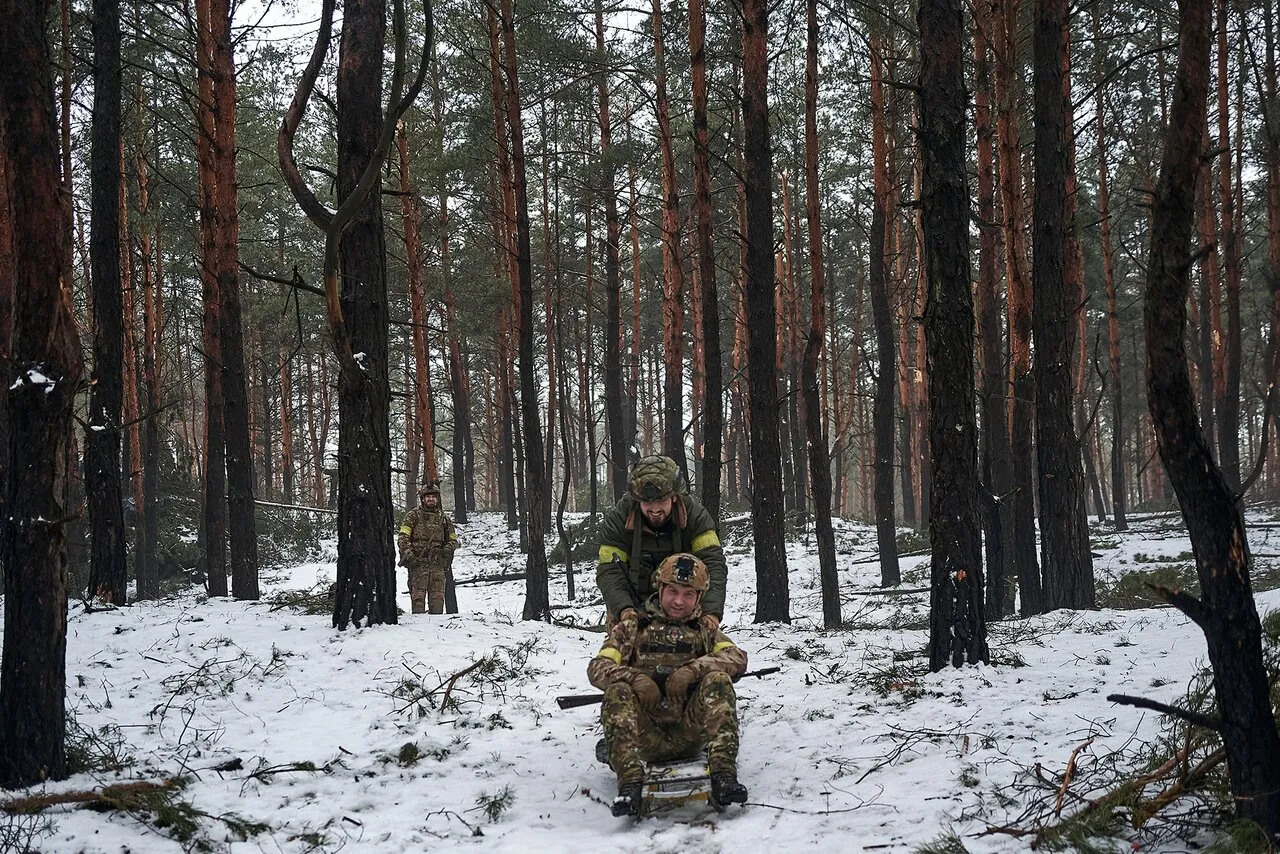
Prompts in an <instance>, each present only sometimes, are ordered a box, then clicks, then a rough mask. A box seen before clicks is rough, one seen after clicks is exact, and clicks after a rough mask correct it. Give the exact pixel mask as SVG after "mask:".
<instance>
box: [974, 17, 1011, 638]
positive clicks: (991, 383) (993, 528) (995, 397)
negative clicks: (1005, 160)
mask: <svg viewBox="0 0 1280 854" xmlns="http://www.w3.org/2000/svg"><path fill="white" fill-rule="evenodd" d="M975 14H976V15H977V18H976V20H975V21H974V27H973V53H974V71H973V74H974V81H975V82H974V94H973V118H974V130H975V132H976V135H977V138H978V140H977V142H978V144H977V159H978V164H977V165H978V170H977V178H978V222H979V223H980V225H979V229H980V230H979V231H978V280H977V282H976V283H975V285H974V300H975V306H974V309H975V311H976V312H977V315H978V317H977V320H978V329H979V334H978V364H979V373H980V377H981V379H980V382H979V386H980V388H981V395H982V397H981V405H982V439H981V442H982V445H981V451H982V488H983V490H984V491H985V493H986V494H985V495H984V496H983V500H982V506H983V510H984V511H985V519H986V526H985V528H984V537H983V545H984V546H985V548H986V558H987V578H986V581H987V592H986V609H987V617H988V618H989V619H992V620H999V619H1000V618H1002V617H1004V616H1005V614H1006V610H1005V599H1006V596H1005V590H1006V588H1007V587H1008V586H1009V585H1012V584H1013V582H1014V580H1015V576H1016V565H1015V563H1014V559H1013V517H1012V514H1011V511H1012V509H1013V508H1012V505H1011V504H1010V502H1009V501H1008V500H1007V497H1008V492H1009V490H1010V488H1011V484H1012V483H1013V466H1012V458H1011V454H1012V449H1011V448H1010V445H1009V406H1008V392H1007V385H1008V384H1007V381H1006V379H1005V373H1006V371H1005V346H1004V323H1003V319H1002V318H1003V312H1002V311H1001V309H1000V292H999V282H998V276H997V272H996V251H997V250H996V232H997V229H998V224H997V222H996V198H995V197H996V180H995V150H994V136H995V133H994V126H993V124H992V116H991V96H992V90H993V84H994V80H993V75H992V69H991V62H990V55H991V45H990V42H991V38H990V36H991V26H992V15H991V6H990V4H987V3H982V4H979V5H978V7H977V11H976V13H975ZM1009 604H1010V605H1012V602H1010V603H1009Z"/></svg>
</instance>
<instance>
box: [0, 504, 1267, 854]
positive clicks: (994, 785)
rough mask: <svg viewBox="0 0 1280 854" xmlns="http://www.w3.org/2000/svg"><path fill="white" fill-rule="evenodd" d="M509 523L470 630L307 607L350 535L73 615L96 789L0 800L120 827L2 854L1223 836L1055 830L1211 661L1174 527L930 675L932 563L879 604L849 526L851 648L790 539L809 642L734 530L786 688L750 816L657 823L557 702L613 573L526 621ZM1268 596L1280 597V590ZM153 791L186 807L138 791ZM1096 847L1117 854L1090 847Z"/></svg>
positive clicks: (739, 630)
mask: <svg viewBox="0 0 1280 854" xmlns="http://www.w3.org/2000/svg"><path fill="white" fill-rule="evenodd" d="M502 522H503V520H502V518H501V517H499V516H497V515H494V514H482V515H480V516H478V517H475V518H474V519H473V520H472V521H471V522H470V523H468V524H467V525H464V526H461V528H460V531H459V534H460V537H461V541H462V548H461V550H460V551H459V553H458V556H457V560H456V563H455V574H456V576H457V578H458V579H459V580H460V581H464V582H471V583H464V584H460V585H459V587H458V599H459V603H460V606H461V611H462V613H461V614H458V615H454V616H424V615H410V614H408V613H407V611H408V604H409V603H408V596H407V592H404V591H401V593H400V596H399V599H400V605H401V607H402V609H403V610H404V611H405V612H406V613H404V614H402V615H401V617H400V623H399V624H398V625H394V626H379V627H374V628H368V629H359V630H347V631H342V632H340V631H336V630H335V629H333V628H332V627H331V625H330V622H331V618H330V616H329V614H327V613H307V612H306V608H305V606H306V604H307V603H308V602H311V603H313V604H314V603H316V602H321V603H323V597H321V596H319V595H318V594H317V593H316V592H315V591H318V590H323V589H324V588H325V587H327V584H328V582H329V581H331V580H332V578H333V574H334V554H333V551H332V549H333V546H332V544H331V543H327V544H324V545H323V546H322V547H321V548H320V549H319V550H318V551H317V553H316V555H315V559H314V560H312V561H309V562H306V563H302V564H300V565H297V566H292V567H289V568H287V569H283V570H279V571H275V572H272V573H270V574H267V573H264V578H263V589H264V598H263V600H262V601H259V602H236V601H232V600H228V599H209V598H208V597H207V596H205V595H203V593H201V592H200V591H198V590H189V591H187V592H183V593H180V594H178V595H176V596H174V597H172V598H170V599H168V600H165V601H160V602H148V603H141V604H137V605H132V606H130V607H126V608H121V609H117V610H106V611H102V610H95V611H92V612H86V611H85V609H84V607H83V606H82V605H81V604H79V603H76V604H73V606H72V609H71V613H70V623H69V629H68V639H67V680H68V707H69V709H70V710H71V713H72V716H73V718H72V719H73V724H74V725H73V739H72V740H73V742H74V743H75V745H76V755H75V758H76V759H77V761H79V762H81V763H84V764H87V765H88V766H91V767H92V770H88V771H85V772H82V773H78V774H76V775H75V776H73V777H71V778H70V779H68V780H65V781H60V782H57V783H50V784H47V785H45V786H42V787H38V788H37V789H33V790H29V791H27V792H19V793H9V797H11V798H12V797H14V796H45V797H46V798H48V799H49V800H58V799H59V796H62V795H65V794H66V793H71V792H87V791H93V792H96V793H97V794H98V795H99V796H100V800H104V801H107V802H109V806H111V807H114V808H107V809H102V808H100V809H98V810H88V809H83V808H80V807H78V806H74V805H57V806H52V807H49V808H47V809H44V810H43V811H41V812H39V813H36V814H33V815H25V816H11V817H9V818H8V819H0V822H7V824H4V825H3V826H0V851H10V850H11V851H21V850H24V846H26V847H27V848H29V849H30V850H37V851H43V852H58V854H64V852H66V853H67V854H69V853H70V852H84V854H90V852H111V854H125V852H131V854H144V853H145V852H168V851H181V850H210V851H233V852H251V851H265V852H304V851H338V850H342V851H349V852H365V851H368V852H380V854H386V852H401V851H406V852H407V851H438V850H446V849H450V850H452V849H458V850H467V851H484V852H489V851H519V852H529V851H575V850H583V851H602V850H605V851H611V852H627V851H644V852H651V853H652V852H678V851H679V852H684V851H692V852H718V851H734V852H755V851H765V850H769V849H781V850H804V851H831V852H837V851H838V852H845V851H850V850H853V851H857V850H873V851H880V850H884V851H891V852H892V851H913V850H919V849H921V848H924V849H925V850H927V851H931V852H943V851H945V852H953V854H959V852H962V851H966V850H967V851H970V852H975V854H977V852H990V851H1022V850H1027V848H1028V846H1029V844H1030V841H1031V840H1032V839H1035V838H1036V837H1035V835H1034V832H1035V831H1037V830H1040V831H1042V832H1041V836H1040V838H1039V839H1038V840H1037V841H1038V842H1040V843H1041V844H1043V845H1044V847H1049V848H1054V847H1067V848H1077V849H1080V848H1089V847H1091V846H1094V848H1095V850H1109V851H1119V850H1122V849H1124V850H1127V849H1129V848H1130V847H1132V848H1133V849H1134V850H1136V849H1137V848H1138V847H1142V848H1149V849H1151V850H1156V851H1185V850H1188V848H1189V847H1193V846H1195V847H1198V846H1199V845H1203V844H1206V843H1208V842H1211V841H1213V836H1212V834H1211V833H1208V832H1206V831H1205V830H1203V829H1198V828H1197V825H1200V824H1203V823H1204V822H1205V821H1213V820H1215V819H1214V817H1213V816H1212V815H1210V816H1208V817H1207V818H1206V817H1204V816H1203V815H1201V816H1200V817H1199V818H1197V817H1196V815H1195V814H1194V813H1195V812H1196V807H1195V806H1194V804H1191V805H1184V806H1180V805H1179V804H1175V805H1174V806H1175V809H1176V812H1177V815H1178V816H1179V817H1178V818H1175V819H1174V821H1173V822H1172V823H1171V822H1169V821H1162V820H1160V819H1156V820H1154V821H1152V822H1149V823H1147V824H1145V825H1143V827H1142V828H1141V829H1140V830H1134V829H1132V828H1131V827H1129V826H1128V824H1126V823H1125V822H1120V825H1121V828H1122V829H1121V830H1119V831H1117V830H1115V828H1114V826H1111V829H1109V830H1104V831H1098V830H1097V829H1096V828H1094V826H1093V825H1091V824H1089V823H1088V822H1087V821H1086V822H1083V823H1082V822H1075V823H1074V824H1070V825H1062V828H1063V829H1061V832H1059V831H1055V830H1054V829H1053V828H1054V827H1055V826H1058V825H1060V823H1061V822H1062V821H1063V819H1067V818H1069V817H1070V816H1072V815H1074V814H1076V813H1078V812H1079V811H1080V809H1081V808H1082V805H1084V804H1085V803H1087V802H1089V801H1091V800H1096V799H1097V798H1098V796H1099V795H1100V794H1101V793H1102V792H1104V791H1107V790H1109V789H1111V788H1114V786H1115V785H1116V782H1117V780H1118V777H1117V776H1116V775H1117V774H1118V773H1119V772H1124V771H1126V770H1129V769H1132V770H1137V769H1140V768H1145V767H1147V766H1148V765H1150V764H1151V763H1152V762H1153V761H1157V762H1158V758H1159V755H1160V750H1161V749H1162V745H1164V746H1166V747H1167V745H1168V743H1169V741H1170V739H1172V738H1173V736H1171V735H1170V732H1169V729H1168V724H1167V723H1166V722H1164V721H1163V720H1162V719H1161V718H1160V716H1158V715H1156V714H1153V713H1151V712H1143V711H1139V710H1136V709H1133V708H1129V707H1122V706H1118V705H1115V704H1113V703H1110V702H1108V701H1107V699H1106V698H1107V695H1109V694H1112V693H1124V694H1135V695H1142V696H1147V697H1151V698H1153V699H1156V700H1159V701H1163V702H1168V703H1173V702H1180V701H1183V700H1184V698H1185V696H1186V694H1187V691H1188V685H1189V683H1190V682H1191V680H1192V679H1193V677H1194V676H1195V674H1196V673H1197V671H1198V670H1199V669H1200V668H1202V667H1203V666H1204V660H1205V644H1204V640H1203V637H1202V636H1201V634H1200V632H1199V631H1198V630H1197V629H1196V628H1195V626H1194V625H1192V624H1191V623H1190V622H1189V621H1188V620H1187V619H1186V618H1184V617H1183V616H1182V615H1181V614H1180V613H1178V612H1177V611H1174V610H1172V609H1170V608H1166V607H1151V606H1150V605H1151V603H1153V602H1154V601H1155V600H1154V599H1153V598H1151V594H1150V593H1149V592H1148V591H1147V590H1146V589H1145V588H1144V587H1143V586H1142V584H1140V583H1138V582H1139V581H1141V580H1143V579H1151V578H1156V579H1158V580H1162V581H1164V582H1166V583H1175V584H1176V583H1186V582H1187V581H1194V569H1193V568H1192V567H1191V559H1190V554H1189V552H1190V544H1189V542H1188V541H1187V538H1186V535H1185V532H1184V531H1183V530H1182V527H1181V521H1180V517H1178V516H1177V515H1176V514H1166V515H1156V516H1147V517H1143V516H1139V517H1137V518H1135V519H1134V521H1133V525H1132V530H1130V531H1129V532H1127V533H1125V534H1117V533H1116V532H1115V531H1114V530H1113V529H1111V528H1110V527H1108V526H1105V525H1102V526H1095V527H1094V529H1093V531H1092V538H1093V539H1092V541H1093V550H1094V568H1095V572H1096V574H1097V577H1098V581H1099V590H1100V600H1101V601H1104V602H1106V603H1110V604H1111V605H1112V606H1113V607H1104V608H1102V609H1100V610H1096V611H1088V612H1076V611H1057V612H1054V613H1051V614H1047V615H1044V616H1040V617H1035V618H1032V619H1027V620H1013V621H1007V622H1002V623H995V624H992V625H991V626H990V644H991V664H990V665H989V666H978V667H970V668H965V669H960V670H952V669H948V670H946V671H943V672H941V673H929V672H928V670H927V667H926V663H927V659H926V657H925V654H924V653H925V642H926V638H927V626H926V619H927V607H928V597H927V593H924V592H918V591H919V589H920V588H922V587H925V586H927V583H928V579H927V556H926V555H917V556H914V557H908V558H904V559H903V561H902V566H903V572H904V581H903V584H902V586H901V588H899V589H898V590H896V591H892V592H887V591H884V590H881V589H880V588H879V587H878V584H879V566H878V563H877V561H876V559H875V532H874V529H872V528H869V527H867V526H862V525H855V524H850V523H841V524H840V525H839V527H838V530H837V540H838V550H839V569H840V581H841V590H842V598H843V603H844V617H845V621H846V628H844V629H842V630H840V631H825V630H823V629H822V627H821V596H820V591H819V587H818V561H817V555H816V547H815V546H814V544H813V540H812V536H811V535H804V534H801V535H800V536H798V537H797V538H795V539H794V540H792V541H791V542H790V543H789V545H788V559H789V566H790V591H791V614H792V617H793V621H792V623H791V624H790V625H783V624H769V625H754V624H753V623H752V622H751V619H752V616H753V613H754V602H755V587H756V584H755V571H754V566H753V562H752V557H751V549H750V542H749V540H748V539H747V535H746V534H737V533H732V532H735V531H737V530H739V529H740V528H741V527H743V526H740V525H734V524H733V523H732V520H730V522H729V523H727V524H726V525H725V526H724V528H725V531H726V535H725V538H726V552H727V554H728V558H729V567H730V574H729V597H728V607H727V613H726V614H725V629H726V630H727V632H728V633H729V635H730V636H731V637H732V638H733V639H734V640H735V641H736V642H737V643H738V644H739V645H740V646H741V647H742V648H743V649H744V650H745V651H746V652H747V653H748V655H749V658H750V667H751V668H752V669H755V668H761V667H769V666H779V667H781V668H782V670H781V672H780V673H777V674H774V675H773V676H769V677H766V678H764V679H761V680H756V679H748V680H744V681H743V682H741V683H739V685H738V693H739V711H740V716H741V721H742V750H741V756H740V774H741V778H742V780H743V782H744V783H745V784H746V785H747V786H748V787H749V789H750V800H749V803H748V805H746V806H745V807H731V808H730V809H729V810H728V811H727V812H725V813H723V814H718V813H715V812H711V811H708V810H705V809H695V808H685V809H682V810H679V811H675V812H672V813H669V814H665V815H661V816H657V817H652V818H648V819H645V820H643V821H641V822H639V823H633V822H632V821H630V820H623V819H615V818H613V817H611V816H610V814H609V810H608V806H607V803H608V801H609V800H611V799H612V796H613V794H614V781H613V777H612V774H611V772H610V771H609V769H608V768H606V767H604V766H602V765H600V764H598V763H597V762H596V761H595V759H594V757H593V755H592V754H593V746H594V744H595V741H596V739H597V737H598V734H599V725H598V722H597V719H596V712H595V709H594V708H591V707H588V708H579V709H572V710H567V711H561V710H560V709H558V708H557V706H556V704H555V699H554V698H555V696H556V695H558V694H566V693H584V692H589V691H591V690H592V689H591V688H590V686H589V685H588V684H587V681H586V675H585V669H586V663H587V661H588V659H589V658H590V657H591V656H592V655H593V654H594V653H595V651H596V650H597V649H598V647H599V644H600V641H601V638H602V636H601V634H599V633H598V631H593V630H591V628H592V627H594V626H595V625H596V624H597V622H598V620H599V617H600V613H601V607H600V600H599V596H598V593H597V591H596V588H595V584H594V578H593V573H594V567H593V566H592V565H591V564H585V565H584V564H579V566H578V569H579V572H578V576H577V585H576V586H577V590H578V598H577V599H575V600H574V601H572V602H570V601H567V598H566V592H565V587H566V585H565V575H564V568H563V566H562V565H561V566H553V567H552V579H551V580H552V603H553V606H554V607H555V611H554V614H555V618H556V624H552V625H548V624H545V623H531V622H523V621H521V620H520V619H519V617H520V613H521V606H522V600H523V593H524V583H523V582H522V581H519V580H514V581H504V582H480V581H477V580H478V579H481V578H484V577H489V576H494V575H499V574H507V573H518V572H519V571H520V570H521V568H522V565H523V559H522V557H521V556H520V554H519V550H518V545H517V543H516V541H515V540H514V538H513V535H512V534H510V533H509V532H508V531H507V530H506V529H505V526H504V525H503V524H502ZM1249 522H1250V535H1249V536H1250V545H1251V547H1252V549H1253V552H1254V555H1255V557H1256V568H1255V571H1256V574H1257V577H1258V580H1259V586H1260V587H1274V586H1275V581H1274V577H1275V576H1276V574H1277V567H1280V534H1278V533H1277V529H1276V528H1275V527H1271V526H1273V525H1275V524H1276V523H1275V522H1274V512H1273V511H1272V510H1271V509H1265V510H1264V509H1257V510H1254V511H1251V512H1250V514H1249ZM913 536H914V535H907V536H906V537H904V540H903V542H904V546H910V545H911V543H910V542H909V541H910V540H911V539H912V537H913ZM915 539H916V540H919V541H920V542H919V543H918V545H924V542H923V539H922V538H920V537H918V536H915ZM906 550H908V549H906V548H904V551H906ZM400 581H401V584H403V581H404V579H403V571H401V577H400ZM308 591H310V592H309V593H308ZM286 603H292V604H286ZM1258 603H1259V610H1260V611H1263V612H1266V611H1270V610H1273V609H1276V608H1278V607H1280V591H1270V592H1262V593H1259V594H1258ZM1117 605H1123V606H1125V607H1123V608H1120V607H1114V606H1117ZM1144 605H1145V606H1146V607H1132V606H1144ZM477 662H480V663H479V664H478V665H477ZM473 665H476V666H474V667H473ZM468 668H472V669H470V670H469V671H468ZM463 671H468V672H466V673H465V675H463V676H461V677H459V678H457V679H456V680H455V679H453V678H452V677H453V676H454V675H455V674H459V673H462V672H463ZM446 695H448V696H447V703H446V702H445V701H446ZM1175 746H1176V745H1175ZM1153 756H1155V757H1156V759H1155V760H1153ZM1068 769H1069V770H1068ZM1064 776H1065V778H1066V780H1065V785H1064ZM141 782H151V783H159V784H164V785H167V786H168V788H156V789H151V790H146V789H145V787H143V786H136V787H134V789H132V790H131V789H123V788H119V787H120V786H121V785H122V784H125V783H141ZM1163 785H1167V784H1162V783H1159V782H1156V783H1153V784H1152V785H1151V786H1150V787H1149V790H1148V791H1147V793H1146V794H1147V796H1148V797H1153V796H1155V795H1156V794H1158V793H1159V792H1160V791H1161V787H1162V786H1163ZM111 787H116V788H111ZM1184 803H1185V802H1184ZM1082 826H1083V827H1084V828H1085V829H1084V830H1083V831H1082V830H1081V827H1082ZM1045 828H1049V829H1048V830H1045ZM1091 828H1094V829H1091ZM1125 828H1127V829H1125ZM1027 832H1031V834H1032V835H1030V836H1027V835H1023V834H1024V833H1027ZM1096 832H1103V833H1104V834H1110V836H1109V837H1108V838H1103V839H1095V840H1094V841H1092V842H1090V841H1089V839H1088V837H1089V835H1090V834H1091V833H1096ZM1116 834H1118V835H1116Z"/></svg>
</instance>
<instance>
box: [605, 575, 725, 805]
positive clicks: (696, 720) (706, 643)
mask: <svg viewBox="0 0 1280 854" xmlns="http://www.w3.org/2000/svg"><path fill="white" fill-rule="evenodd" d="M700 618H701V611H700V609H695V610H694V612H693V613H692V614H691V615H690V616H689V617H688V618H687V619H685V620H680V621H677V620H673V619H671V618H668V617H667V616H666V615H665V614H663V612H662V610H661V609H660V608H659V606H658V596H657V595H656V594H655V595H654V596H653V597H651V598H650V599H649V601H648V602H647V603H646V604H645V616H644V617H642V618H641V619H640V621H639V624H638V626H637V624H634V623H629V622H621V623H618V624H617V625H615V626H614V627H613V630H612V631H611V632H610V633H609V637H608V639H607V640H606V641H605V643H604V646H603V647H602V648H601V650H600V652H599V653H597V654H596V657H595V658H593V659H591V663H590V664H589V665H588V666H587V678H588V679H590V680H591V684H592V685H594V686H596V687H597V688H600V689H601V690H603V691H604V706H603V707H602V709H601V711H600V721H601V723H602V724H603V725H604V734H605V740H606V742H607V743H608V745H609V764H610V765H611V766H612V767H613V770H614V772H615V773H616V774H617V775H618V782H619V787H620V788H621V787H622V786H623V785H624V784H627V783H635V782H639V781H640V780H642V779H643V777H644V765H643V763H644V762H660V761H665V760H670V759H680V758H687V757H692V756H694V755H695V754H696V753H697V752H698V750H699V748H701V747H702V746H703V745H706V748H707V765H708V770H709V771H710V773H712V774H718V773H719V774H723V773H728V774H732V775H736V774H737V761H738V712H737V696H736V694H735V693H734V690H733V677H735V676H740V675H741V674H742V673H743V672H745V671H746V669H747V656H746V654H745V653H744V652H743V651H742V650H740V649H739V648H738V647H737V646H735V645H734V643H733V641H731V640H729V638H728V637H727V636H726V635H725V634H724V633H723V632H721V631H718V630H717V631H715V632H710V631H708V630H707V629H706V628H705V627H704V626H703V625H702V623H701V622H700ZM681 667H688V668H691V669H693V671H694V673H695V675H696V677H697V681H696V683H695V685H694V687H692V688H690V689H689V694H688V699H687V701H686V702H685V703H684V707H683V708H676V707H670V704H671V703H672V702H673V701H671V700H663V707H662V708H660V709H658V710H657V713H656V714H651V713H650V712H648V711H646V710H645V709H644V708H642V707H641V705H640V703H639V701H638V697H637V694H636V691H635V689H634V688H632V686H631V683H630V680H631V679H632V678H634V677H636V676H639V675H640V674H643V675H646V676H648V677H650V678H655V676H656V677H657V679H655V681H659V680H660V681H659V684H662V682H665V679H666V677H665V676H662V675H659V668H663V669H664V670H665V668H673V669H675V668H681Z"/></svg>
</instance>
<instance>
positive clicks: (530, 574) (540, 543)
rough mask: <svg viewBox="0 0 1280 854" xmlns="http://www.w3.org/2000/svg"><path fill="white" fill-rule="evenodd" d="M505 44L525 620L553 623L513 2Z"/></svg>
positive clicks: (504, 3) (507, 5)
mask: <svg viewBox="0 0 1280 854" xmlns="http://www.w3.org/2000/svg"><path fill="white" fill-rule="evenodd" d="M500 5H501V15H502V37H503V38H502V40H503V47H504V52H505V56H506V79H507V92H506V94H507V126H508V128H509V129H510V131H511V175H512V184H513V185H514V189H515V213H516V265H517V268H518V271H519V279H520V304H519V341H520V416H521V422H522V425H523V428H524V429H523V433H524V458H525V498H526V500H525V508H526V516H525V518H526V526H527V528H528V531H529V554H528V561H527V563H526V564H525V600H524V613H523V618H524V619H526V620H548V619H550V617H551V604H550V598H549V592H548V588H547V551H546V545H545V542H544V539H543V537H544V533H543V526H542V524H541V523H542V520H543V518H544V516H545V515H546V514H545V513H544V511H543V504H544V501H545V489H544V484H543V480H544V477H545V472H544V470H543V459H542V429H541V426H540V424H539V423H538V387H537V383H536V381H535V377H534V372H535V371H536V370H537V366H536V365H535V364H534V358H533V269H532V259H531V257H530V252H529V199H528V193H527V190H526V184H525V163H524V124H523V120H522V118H521V114H520V84H519V74H518V72H517V65H516V33H515V19H514V17H513V15H512V11H511V0H501V3H500Z"/></svg>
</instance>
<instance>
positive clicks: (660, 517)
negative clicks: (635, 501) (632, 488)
mask: <svg viewBox="0 0 1280 854" xmlns="http://www.w3.org/2000/svg"><path fill="white" fill-rule="evenodd" d="M675 500H676V497H675V496H674V495H668V496H667V497H666V498H659V499H658V500H657V501H641V502H640V512H641V513H643V514H644V518H645V519H646V520H647V521H648V523H649V527H651V528H657V527H658V526H660V525H662V524H663V523H664V522H666V521H667V517H669V516H670V515H671V505H672V504H673V503H674V502H675Z"/></svg>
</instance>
